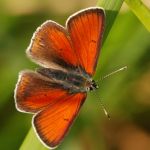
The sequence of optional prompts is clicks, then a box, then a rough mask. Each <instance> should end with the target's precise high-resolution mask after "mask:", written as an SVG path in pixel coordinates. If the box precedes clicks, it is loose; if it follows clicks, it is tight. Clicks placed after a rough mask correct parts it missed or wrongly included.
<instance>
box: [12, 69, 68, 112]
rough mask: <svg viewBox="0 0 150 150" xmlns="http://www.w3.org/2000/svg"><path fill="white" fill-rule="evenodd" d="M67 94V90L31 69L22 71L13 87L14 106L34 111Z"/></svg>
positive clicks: (26, 110) (20, 109) (25, 110)
mask: <svg viewBox="0 0 150 150" xmlns="http://www.w3.org/2000/svg"><path fill="white" fill-rule="evenodd" d="M67 95H68V92H67V91H65V90H63V88H62V87H61V85H60V84H58V83H56V82H54V81H53V80H51V79H50V78H47V77H44V76H42V75H40V74H39V73H36V72H33V71H23V72H21V73H20V75H19V80H18V83H17V85H16V89H15V101H16V108H17V109H18V110H19V111H23V112H30V113H35V112H37V111H39V110H41V109H43V108H44V107H46V106H47V105H49V104H51V103H54V102H55V101H56V100H58V99H61V98H62V97H66V96H67Z"/></svg>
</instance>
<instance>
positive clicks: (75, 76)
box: [37, 68, 98, 93]
mask: <svg viewBox="0 0 150 150" xmlns="http://www.w3.org/2000/svg"><path fill="white" fill-rule="evenodd" d="M37 72H38V73H40V74H41V75H43V76H45V77H48V78H49V79H51V80H53V82H55V83H57V84H59V85H60V88H63V89H66V90H69V92H70V93H78V92H87V91H92V90H95V89H97V88H98V86H97V84H96V83H95V81H94V80H92V78H91V77H90V76H89V75H88V74H86V73H79V72H77V71H68V72H64V71H61V70H55V69H49V68H40V69H38V70H37Z"/></svg>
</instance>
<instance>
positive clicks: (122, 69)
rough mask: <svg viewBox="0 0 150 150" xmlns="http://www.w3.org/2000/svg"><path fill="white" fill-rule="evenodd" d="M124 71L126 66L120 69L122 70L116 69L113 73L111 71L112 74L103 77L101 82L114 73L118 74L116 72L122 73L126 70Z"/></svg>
mask: <svg viewBox="0 0 150 150" xmlns="http://www.w3.org/2000/svg"><path fill="white" fill-rule="evenodd" d="M126 69H127V66H124V67H122V68H120V69H117V70H115V71H113V72H111V73H109V74H107V75H105V76H104V77H102V78H101V80H103V79H105V78H108V77H109V76H111V75H114V74H116V73H118V72H120V71H124V70H126Z"/></svg>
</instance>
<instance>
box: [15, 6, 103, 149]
mask: <svg viewBox="0 0 150 150" xmlns="http://www.w3.org/2000/svg"><path fill="white" fill-rule="evenodd" d="M104 21H105V14H104V10H103V9H101V8H97V7H94V8H88V9H84V10H81V11H79V12H77V13H75V14H73V15H72V16H71V17H69V18H68V20H67V22H66V27H65V28H64V27H62V26H61V25H59V24H57V23H56V22H54V21H51V20H50V21H46V22H45V23H44V24H42V25H41V26H40V27H39V28H38V29H37V31H36V32H35V33H34V35H33V37H32V40H31V43H30V45H29V47H28V49H27V55H28V56H29V57H30V58H31V59H32V60H33V61H34V62H35V63H37V64H39V65H40V66H42V67H41V68H39V69H37V70H36V71H29V70H27V71H22V72H21V73H20V74H19V79H18V83H17V85H16V89H15V101H16V108H17V110H18V111H21V112H27V113H34V116H33V122H32V123H33V127H34V129H35V131H36V133H37V135H38V137H39V138H40V140H41V141H42V143H44V144H45V145H46V146H48V147H49V148H55V147H56V146H57V145H58V144H59V143H60V142H61V141H62V140H63V138H64V136H65V135H66V134H67V132H68V130H69V128H70V126H71V125H72V123H73V121H74V120H75V118H76V116H77V114H78V113H79V110H80V107H81V106H82V104H83V103H84V101H85V99H86V96H87V92H88V91H90V90H94V89H96V88H97V85H96V83H95V82H94V80H92V76H93V75H94V73H95V69H96V65H97V60H98V56H99V52H100V46H101V41H102V36H103V32H104Z"/></svg>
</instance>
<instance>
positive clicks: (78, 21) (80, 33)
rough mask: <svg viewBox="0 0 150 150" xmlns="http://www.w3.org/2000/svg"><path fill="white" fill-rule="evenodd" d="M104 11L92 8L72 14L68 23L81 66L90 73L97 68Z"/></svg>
mask: <svg viewBox="0 0 150 150" xmlns="http://www.w3.org/2000/svg"><path fill="white" fill-rule="evenodd" d="M104 17H105V16H104V11H103V10H102V9H100V8H91V9H85V10H83V11H80V12H79V13H77V14H75V15H72V16H71V17H70V18H69V19H68V21H67V23H66V25H67V29H68V32H69V35H70V38H71V41H72V45H73V48H74V49H75V52H76V55H77V57H78V60H79V64H80V66H81V67H82V68H83V69H84V70H85V71H86V72H87V73H88V74H90V75H93V74H94V72H95V69H96V65H97V60H98V56H99V51H100V46H101V42H102V35H103V31H104Z"/></svg>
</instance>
